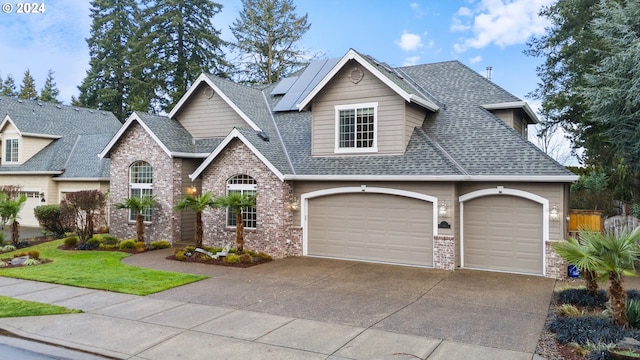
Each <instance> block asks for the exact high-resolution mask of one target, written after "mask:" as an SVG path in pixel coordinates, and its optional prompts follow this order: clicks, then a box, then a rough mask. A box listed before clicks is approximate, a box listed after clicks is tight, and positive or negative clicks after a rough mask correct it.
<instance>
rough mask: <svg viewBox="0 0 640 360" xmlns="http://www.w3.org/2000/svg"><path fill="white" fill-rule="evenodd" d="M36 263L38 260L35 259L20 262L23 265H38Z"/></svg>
mask: <svg viewBox="0 0 640 360" xmlns="http://www.w3.org/2000/svg"><path fill="white" fill-rule="evenodd" d="M38 264H40V261H38V260H36V259H27V260H25V261H24V262H23V263H22V265H24V266H31V265H38Z"/></svg>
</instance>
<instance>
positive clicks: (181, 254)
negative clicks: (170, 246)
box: [174, 250, 187, 261]
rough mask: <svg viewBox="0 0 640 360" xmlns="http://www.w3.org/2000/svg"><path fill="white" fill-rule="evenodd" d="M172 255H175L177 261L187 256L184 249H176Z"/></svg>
mask: <svg viewBox="0 0 640 360" xmlns="http://www.w3.org/2000/svg"><path fill="white" fill-rule="evenodd" d="M174 255H175V257H176V260H178V261H184V259H186V258H187V255H186V254H185V252H184V250H176V253H175V254H174Z"/></svg>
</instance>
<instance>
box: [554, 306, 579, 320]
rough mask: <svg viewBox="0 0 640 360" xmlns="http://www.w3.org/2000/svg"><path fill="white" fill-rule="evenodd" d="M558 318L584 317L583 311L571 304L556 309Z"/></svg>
mask: <svg viewBox="0 0 640 360" xmlns="http://www.w3.org/2000/svg"><path fill="white" fill-rule="evenodd" d="M556 314H558V316H568V317H578V316H582V311H580V309H578V308H577V307H575V305H571V304H562V305H560V306H558V307H557V308H556Z"/></svg>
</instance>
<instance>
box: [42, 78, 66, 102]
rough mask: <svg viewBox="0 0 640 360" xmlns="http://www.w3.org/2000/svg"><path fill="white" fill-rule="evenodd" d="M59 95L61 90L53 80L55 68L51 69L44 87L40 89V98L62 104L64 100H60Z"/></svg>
mask: <svg viewBox="0 0 640 360" xmlns="http://www.w3.org/2000/svg"><path fill="white" fill-rule="evenodd" d="M58 95H60V90H58V88H57V87H56V83H55V81H54V80H53V70H51V69H49V72H48V73H47V80H45V82H44V87H43V88H42V89H41V90H40V100H42V101H46V102H52V103H56V104H61V103H62V102H61V101H60V100H58Z"/></svg>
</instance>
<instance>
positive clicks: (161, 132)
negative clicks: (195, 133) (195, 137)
mask: <svg viewBox="0 0 640 360" xmlns="http://www.w3.org/2000/svg"><path fill="white" fill-rule="evenodd" d="M136 115H138V117H139V118H140V120H142V122H144V123H145V125H147V126H148V127H149V130H151V132H153V133H154V134H155V136H156V137H157V138H158V140H160V142H162V143H163V144H164V146H166V147H167V149H168V150H169V151H171V152H184V153H191V152H194V150H195V147H194V145H193V141H192V136H191V134H189V132H188V131H187V130H186V129H185V128H184V127H183V126H182V125H180V123H179V122H178V121H177V120H173V119H169V118H168V117H166V116H161V115H153V114H148V113H142V112H140V113H139V112H136Z"/></svg>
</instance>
